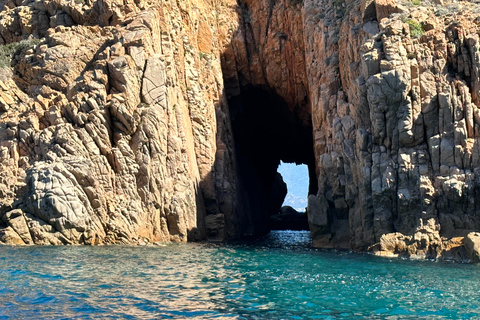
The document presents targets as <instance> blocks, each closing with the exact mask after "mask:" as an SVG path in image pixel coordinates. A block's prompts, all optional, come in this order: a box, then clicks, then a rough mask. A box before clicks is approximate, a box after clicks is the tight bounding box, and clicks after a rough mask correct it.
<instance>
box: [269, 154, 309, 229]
mask: <svg viewBox="0 0 480 320" xmlns="http://www.w3.org/2000/svg"><path fill="white" fill-rule="evenodd" d="M277 172H278V173H279V174H280V175H281V176H282V178H283V182H284V183H285V184H286V187H287V195H286V196H285V199H284V200H283V204H282V207H281V208H280V211H279V212H278V214H275V215H273V216H271V217H270V222H271V229H272V230H296V231H301V230H309V228H308V218H307V215H306V207H307V204H308V185H309V175H308V166H307V165H305V164H300V165H297V164H295V163H285V162H283V161H280V165H279V166H278V169H277Z"/></svg>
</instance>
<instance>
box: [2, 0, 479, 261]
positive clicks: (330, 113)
mask: <svg viewBox="0 0 480 320" xmlns="http://www.w3.org/2000/svg"><path fill="white" fill-rule="evenodd" d="M455 6H457V7H455ZM475 11H476V9H475V6H474V4H471V3H469V2H459V3H445V4H444V6H433V5H432V6H430V5H428V6H427V5H423V4H421V5H414V4H412V3H410V2H408V3H407V2H405V3H402V2H394V1H383V0H382V1H380V0H378V1H368V0H367V1H357V2H353V1H345V2H342V1H340V2H339V1H330V0H321V1H319V0H303V1H297V0H280V1H278V0H277V1H273V0H261V1H249V0H243V1H240V2H237V1H233V0H228V1H222V2H221V3H220V4H218V3H216V4H215V3H213V2H212V1H207V0H189V1H163V2H162V3H161V4H156V3H153V2H148V1H121V2H119V1H95V2H93V1H86V2H85V3H83V2H79V1H42V2H31V3H26V2H24V3H22V5H18V6H17V4H16V3H14V2H12V1H10V2H5V3H4V8H3V10H2V11H1V12H0V34H1V36H2V41H4V42H5V43H6V44H9V45H10V47H8V48H14V46H13V45H12V43H16V42H18V41H20V40H22V39H27V38H29V37H30V38H32V37H33V38H35V37H36V38H41V39H40V40H39V42H38V41H31V40H30V42H28V43H29V44H28V45H27V46H26V47H25V46H23V47H22V48H21V49H19V50H13V49H12V50H13V51H12V60H11V61H10V60H9V61H8V62H9V63H10V64H11V66H12V68H10V69H9V68H8V67H7V68H4V69H3V71H2V76H1V77H0V79H3V80H4V81H0V113H1V115H0V122H1V123H0V154H1V157H0V166H1V169H2V170H1V173H0V216H1V217H2V219H1V221H2V222H1V223H0V227H1V228H2V229H1V230H2V231H1V234H2V235H1V237H0V240H1V241H3V242H8V243H16V244H22V243H37V244H50V243H51V244H61V243H90V244H96V243H145V242H149V241H187V240H188V239H190V240H201V239H207V238H210V239H211V240H218V241H221V240H225V239H227V238H237V237H241V236H244V235H246V234H247V235H249V234H261V233H264V232H266V231H268V229H269V226H268V221H269V219H268V217H269V216H270V215H271V214H272V213H276V211H278V209H279V207H280V205H281V201H282V200H283V199H281V198H282V196H281V195H282V192H280V191H279V190H280V189H281V184H280V183H278V181H277V179H276V178H275V177H276V167H277V165H278V163H279V161H280V160H283V161H289V162H297V163H305V164H307V165H308V166H309V171H310V196H309V207H308V215H309V221H310V228H311V231H312V235H313V238H314V244H315V245H317V246H321V247H341V248H353V249H357V250H365V249H368V248H371V249H372V250H374V251H375V252H377V253H378V254H387V255H392V254H393V255H405V256H417V257H433V258H442V257H443V258H452V257H453V259H463V258H468V255H467V251H465V249H464V247H463V245H462V241H460V240H458V239H462V238H463V237H465V236H466V235H467V234H468V233H470V232H472V231H479V230H480V212H478V209H477V208H480V206H478V205H477V202H478V201H480V200H479V198H478V196H477V189H478V184H479V182H478V181H480V180H479V179H478V175H479V174H480V172H479V170H478V168H479V167H480V153H479V150H478V148H477V146H478V136H479V134H478V132H477V131H479V129H478V128H479V125H480V111H479V109H478V106H479V104H480V98H479V97H480V84H479V83H480V71H479V70H480V67H479V63H480V53H479V52H480V51H479V46H480V45H479V37H478V29H479V26H478V23H477V22H478V21H479V18H478V14H477V13H475ZM18 48H20V47H18ZM9 59H10V58H9ZM26 231H29V232H26ZM470 247H471V246H470ZM453 251H455V253H453ZM470 251H472V250H470ZM470 251H468V252H470ZM471 256H472V254H470V257H471Z"/></svg>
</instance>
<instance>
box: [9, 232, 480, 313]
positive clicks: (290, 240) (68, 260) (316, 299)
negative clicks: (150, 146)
mask: <svg viewBox="0 0 480 320" xmlns="http://www.w3.org/2000/svg"><path fill="white" fill-rule="evenodd" d="M309 242H310V239H309V236H308V233H301V232H288V231H280V232H276V233H273V234H271V235H269V236H268V237H266V238H265V239H262V240H261V241H251V242H237V243H231V244H228V245H213V244H170V245H167V246H161V247H153V246H152V247H128V246H125V247H120V246H118V247H36V246H33V247H8V246H2V247H0V320H3V319H98V318H101V319H365V318H368V319H476V318H479V316H480V309H479V305H480V283H479V282H478V280H477V279H478V278H479V276H480V269H479V267H478V266H474V265H458V264H456V265H453V264H444V263H432V262H420V261H404V260H389V259H382V258H377V257H372V256H369V255H359V254H352V253H348V252H331V251H321V250H315V249H312V248H309Z"/></svg>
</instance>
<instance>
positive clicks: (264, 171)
mask: <svg viewBox="0 0 480 320" xmlns="http://www.w3.org/2000/svg"><path fill="white" fill-rule="evenodd" d="M229 106H230V115H231V119H232V129H233V136H234V140H235V152H236V161H237V163H236V165H237V170H238V177H239V186H240V197H241V198H240V199H241V201H240V202H241V203H240V205H241V208H240V210H241V211H242V212H243V213H244V214H245V215H246V217H247V224H248V225H247V226H246V235H248V236H259V235H263V234H266V233H268V232H269V231H270V230H271V229H272V227H273V226H272V222H271V221H272V220H271V219H270V217H271V216H273V215H276V214H278V213H279V212H280V209H281V207H282V204H283V202H284V199H285V196H286V194H287V190H286V185H285V183H284V182H283V179H282V177H281V175H280V174H279V173H278V172H277V168H278V166H279V164H280V161H283V162H289V163H296V164H305V165H307V166H308V171H309V191H308V194H316V193H317V191H318V185H317V178H316V173H315V157H314V153H313V137H312V125H311V118H310V113H309V110H306V109H307V108H306V107H305V106H303V108H302V107H299V106H289V105H287V103H286V102H285V101H284V100H283V99H282V98H281V97H279V96H278V95H277V94H276V93H274V92H272V91H271V90H269V89H268V88H259V87H252V86H251V87H244V88H242V91H241V94H240V95H239V96H235V97H232V98H230V99H229Z"/></svg>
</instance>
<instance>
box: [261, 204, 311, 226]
mask: <svg viewBox="0 0 480 320" xmlns="http://www.w3.org/2000/svg"><path fill="white" fill-rule="evenodd" d="M270 227H271V229H272V230H308V218H307V215H306V213H305V212H298V211H297V210H295V209H293V208H292V207H290V206H283V207H282V208H281V209H280V212H279V213H278V214H276V215H273V216H271V217H270Z"/></svg>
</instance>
